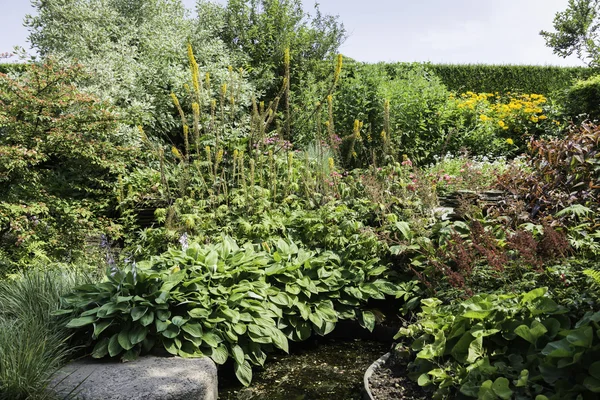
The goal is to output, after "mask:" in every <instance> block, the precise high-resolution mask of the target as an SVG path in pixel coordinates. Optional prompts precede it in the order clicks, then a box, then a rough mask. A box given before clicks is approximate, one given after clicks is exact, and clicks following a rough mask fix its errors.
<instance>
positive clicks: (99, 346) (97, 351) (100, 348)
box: [92, 338, 110, 358]
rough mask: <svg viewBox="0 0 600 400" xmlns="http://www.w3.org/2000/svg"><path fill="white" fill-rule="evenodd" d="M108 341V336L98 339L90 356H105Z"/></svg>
mask: <svg viewBox="0 0 600 400" xmlns="http://www.w3.org/2000/svg"><path fill="white" fill-rule="evenodd" d="M109 341H110V340H109V339H108V338H103V339H102V340H100V341H98V343H96V345H95V346H94V350H92V357H94V358H102V357H106V355H107V354H108V343H109Z"/></svg>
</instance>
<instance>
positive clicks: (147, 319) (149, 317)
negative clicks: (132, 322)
mask: <svg viewBox="0 0 600 400" xmlns="http://www.w3.org/2000/svg"><path fill="white" fill-rule="evenodd" d="M152 322H154V312H153V311H148V312H146V314H144V316H143V317H142V318H140V324H142V325H143V326H148V325H150V324H151V323H152Z"/></svg>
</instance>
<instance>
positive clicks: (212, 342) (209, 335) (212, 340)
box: [202, 332, 223, 348]
mask: <svg viewBox="0 0 600 400" xmlns="http://www.w3.org/2000/svg"><path fill="white" fill-rule="evenodd" d="M202 340H203V341H204V342H205V343H206V344H208V345H209V346H210V347H212V348H216V347H217V346H218V345H219V343H221V342H222V341H223V340H222V339H221V338H220V337H219V335H217V334H216V333H213V332H205V333H204V334H203V335H202Z"/></svg>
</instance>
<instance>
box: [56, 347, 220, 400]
mask: <svg viewBox="0 0 600 400" xmlns="http://www.w3.org/2000/svg"><path fill="white" fill-rule="evenodd" d="M50 387H53V388H54V389H53V390H54V391H55V392H56V393H57V394H58V395H59V396H62V397H64V396H67V395H69V394H70V396H74V397H69V398H76V399H80V400H217V367H216V365H215V363H214V362H213V361H212V360H211V359H210V358H208V357H204V358H187V359H185V358H180V357H155V356H145V357H140V358H139V359H137V360H135V361H130V362H126V363H122V362H118V361H99V360H94V359H91V358H86V359H82V360H78V361H73V362H71V363H69V364H67V365H66V366H65V367H63V368H62V369H61V370H60V371H59V372H58V373H57V374H56V376H55V377H54V380H53V383H52V384H51V385H50ZM62 397H61V398H62Z"/></svg>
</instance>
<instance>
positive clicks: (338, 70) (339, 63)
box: [333, 54, 343, 82]
mask: <svg viewBox="0 0 600 400" xmlns="http://www.w3.org/2000/svg"><path fill="white" fill-rule="evenodd" d="M342 63H343V57H342V55H341V54H338V56H337V63H336V66H335V74H334V77H333V79H334V80H335V81H336V82H337V81H338V79H339V77H340V73H341V72H342Z"/></svg>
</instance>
